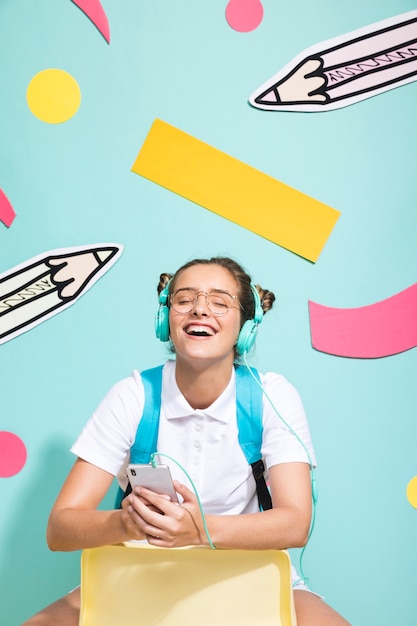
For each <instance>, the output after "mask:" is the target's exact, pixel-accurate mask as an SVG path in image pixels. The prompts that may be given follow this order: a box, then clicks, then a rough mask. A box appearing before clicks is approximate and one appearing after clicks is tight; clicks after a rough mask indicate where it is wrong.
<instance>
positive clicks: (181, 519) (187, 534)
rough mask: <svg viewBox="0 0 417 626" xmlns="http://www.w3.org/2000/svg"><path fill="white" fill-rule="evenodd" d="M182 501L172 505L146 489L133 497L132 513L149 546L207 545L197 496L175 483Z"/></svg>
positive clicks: (137, 492) (134, 493) (130, 509)
mask: <svg viewBox="0 0 417 626" xmlns="http://www.w3.org/2000/svg"><path fill="white" fill-rule="evenodd" d="M174 487H175V490H176V492H177V493H178V494H179V495H180V496H181V497H182V499H183V502H182V503H181V504H178V502H172V501H171V500H168V499H167V498H166V496H162V495H159V494H157V493H155V492H153V491H150V490H149V489H145V488H144V487H141V488H136V489H135V490H134V491H133V493H132V494H131V496H130V498H131V506H130V507H129V513H130V515H131V516H132V518H133V520H134V522H135V523H136V524H137V525H138V526H139V528H140V529H141V530H142V532H143V533H144V535H145V537H146V539H147V541H148V543H149V544H151V545H154V546H159V547H162V548H179V547H183V546H191V545H194V546H195V545H205V544H207V543H208V542H207V538H206V534H205V532H204V525H203V520H202V516H201V512H200V507H199V505H198V502H197V498H196V496H195V494H194V493H193V492H192V491H191V490H190V489H188V487H186V486H185V485H183V484H181V483H179V482H178V481H177V480H176V481H174Z"/></svg>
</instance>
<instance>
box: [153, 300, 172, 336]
mask: <svg viewBox="0 0 417 626" xmlns="http://www.w3.org/2000/svg"><path fill="white" fill-rule="evenodd" d="M155 334H156V336H157V338H158V339H159V340H160V341H168V339H169V309H168V307H167V306H166V305H165V304H161V305H160V307H159V309H158V312H157V314H156V317H155Z"/></svg>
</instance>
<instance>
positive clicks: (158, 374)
mask: <svg viewBox="0 0 417 626" xmlns="http://www.w3.org/2000/svg"><path fill="white" fill-rule="evenodd" d="M163 367H164V366H163V365H158V367H153V368H152V369H149V370H145V371H143V372H141V374H140V375H141V377H142V383H143V387H144V390H145V404H144V407H143V414H142V417H141V420H140V422H139V426H138V430H137V432H136V439H135V443H134V444H133V446H132V448H131V450H130V462H131V463H149V461H150V459H151V454H152V453H153V452H156V444H157V442H158V429H159V414H160V412H161V393H162V370H163Z"/></svg>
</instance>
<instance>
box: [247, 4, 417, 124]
mask: <svg viewBox="0 0 417 626" xmlns="http://www.w3.org/2000/svg"><path fill="white" fill-rule="evenodd" d="M415 80H417V11H410V12H409V13H404V14H402V15H397V16H396V17H393V18H390V19H387V20H384V21H382V22H377V23H375V24H371V25H370V26H366V27H365V28H361V29H359V30H355V31H353V32H351V33H348V34H346V35H342V36H341V37H336V38H334V39H330V40H328V41H325V42H322V43H320V44H317V45H315V46H312V47H311V48H307V49H306V50H304V51H303V52H301V53H300V54H299V55H298V56H296V57H295V58H294V59H293V60H292V61H291V62H290V63H289V64H288V65H286V66H285V67H284V68H283V69H282V70H280V71H279V72H278V73H277V74H275V75H274V76H272V78H270V79H269V80H268V81H267V82H265V83H264V84H263V85H261V87H259V89H257V90H256V91H255V92H254V93H253V94H252V95H251V96H250V98H249V102H250V104H251V105H252V106H254V107H257V108H259V109H265V110H268V111H305V112H314V111H331V110H333V109H338V108H341V107H345V106H348V105H349V104H354V103H356V102H359V101H360V100H364V99H366V98H370V97H371V96H376V95H377V94H380V93H383V92H384V91H388V90H389V89H394V87H400V86H401V85H406V84H407V83H411V82H413V81H415Z"/></svg>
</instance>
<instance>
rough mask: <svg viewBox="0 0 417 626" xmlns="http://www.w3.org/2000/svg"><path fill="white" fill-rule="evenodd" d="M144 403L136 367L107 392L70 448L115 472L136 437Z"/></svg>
mask: <svg viewBox="0 0 417 626" xmlns="http://www.w3.org/2000/svg"><path fill="white" fill-rule="evenodd" d="M143 405H144V390H143V384H142V379H141V377H140V374H139V373H138V372H137V371H134V372H133V373H132V375H131V376H130V377H129V378H125V379H123V380H121V381H119V382H118V383H116V384H115V385H114V386H113V387H112V388H111V389H110V391H109V392H108V393H107V394H106V396H105V397H104V398H103V400H102V401H101V402H100V404H99V405H98V407H97V409H96V410H95V411H94V413H93V414H92V416H91V417H90V419H89V420H88V422H87V424H86V425H85V427H84V428H83V430H82V432H81V434H80V435H79V437H78V439H77V441H76V442H75V443H74V445H73V446H72V448H71V452H73V453H74V454H75V455H77V456H78V457H80V458H81V459H83V460H85V461H88V462H89V463H91V464H93V465H96V466H97V467H100V468H101V469H103V470H105V471H106V472H109V473H110V474H113V476H116V475H117V473H118V472H119V470H120V468H121V467H122V466H123V463H124V461H125V459H126V456H127V454H128V452H129V450H130V448H131V447H132V445H133V442H134V440H135V437H136V431H137V428H138V424H139V421H140V417H141V415H142V412H143Z"/></svg>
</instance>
